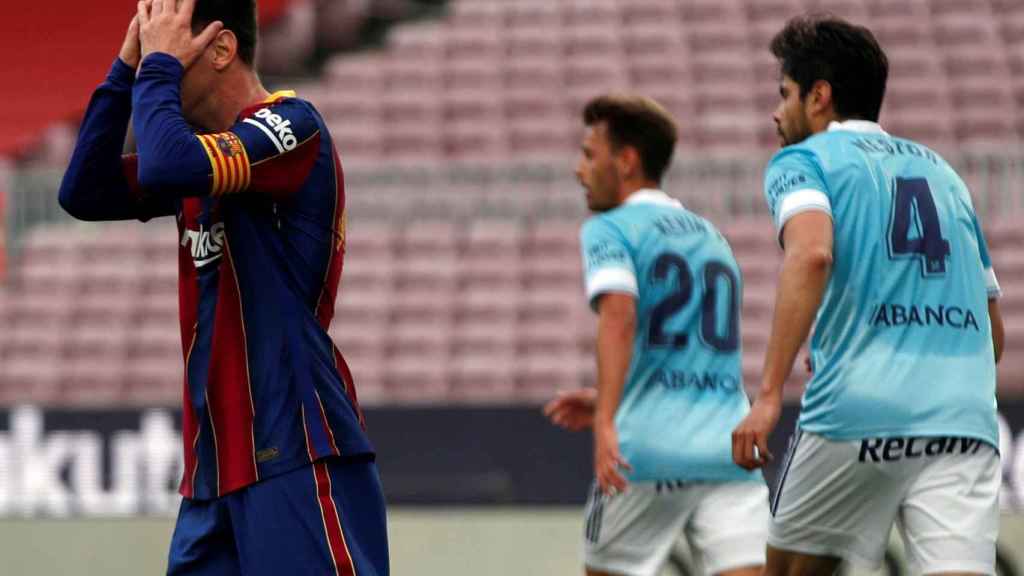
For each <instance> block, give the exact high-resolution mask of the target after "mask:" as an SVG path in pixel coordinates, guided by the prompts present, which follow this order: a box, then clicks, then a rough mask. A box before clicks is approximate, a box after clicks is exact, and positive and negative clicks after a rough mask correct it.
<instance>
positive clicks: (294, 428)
mask: <svg viewBox="0 0 1024 576" xmlns="http://www.w3.org/2000/svg"><path fill="white" fill-rule="evenodd" d="M121 66H123V64H122V65H121ZM124 68H127V67H124ZM126 74H130V69H129V70H128V71H127V72H126V71H125V70H119V69H118V65H117V64H116V63H115V68H114V70H113V71H112V72H111V77H108V81H107V82H106V83H104V85H102V86H101V87H100V89H99V90H97V94H96V95H94V96H93V101H92V102H91V103H90V108H89V111H88V112H87V113H86V121H85V122H83V127H82V132H83V134H80V137H79V144H78V147H76V151H75V155H74V156H73V158H72V166H71V167H69V170H68V174H67V175H66V176H65V182H64V183H63V184H62V190H61V202H62V204H63V205H64V206H65V207H66V208H68V209H69V212H71V213H72V214H73V215H76V216H79V217H85V218H86V219H112V218H107V216H114V217H119V218H126V217H135V218H139V219H142V220H146V219H149V218H152V217H156V216H164V215H175V216H176V218H177V223H178V234H179V237H178V239H179V242H178V244H179V305H180V315H181V339H182V347H183V352H184V360H185V381H184V414H183V440H184V451H185V473H184V477H183V479H182V482H181V487H180V491H181V494H182V495H183V496H185V497H187V498H195V499H207V498H215V497H219V496H221V495H223V494H226V493H228V492H231V491H233V490H237V489H239V488H243V487H245V486H248V485H250V484H253V483H255V482H258V481H259V480H260V479H262V478H267V477H270V476H273V475H276V474H280V473H282V472H286V471H289V470H292V469H294V468H296V467H299V466H302V465H307V464H309V463H310V462H313V461H316V460H318V459H320V458H323V457H326V456H332V455H341V456H353V455H367V454H371V455H372V454H373V448H372V446H371V444H370V442H369V440H368V438H367V436H366V434H365V423H364V420H363V416H362V412H361V410H360V408H359V403H358V400H357V398H356V391H355V386H354V383H353V381H352V375H351V372H350V371H349V369H348V367H347V365H346V364H345V360H344V358H343V357H342V355H341V353H340V352H339V351H338V349H337V347H336V346H335V345H334V344H333V342H332V341H331V338H330V337H329V336H328V328H329V327H330V324H331V321H332V318H333V315H334V303H335V297H336V294H337V291H338V284H339V281H340V279H341V272H342V267H343V264H344V255H345V186H344V176H343V172H342V168H341V163H340V160H339V158H338V154H337V152H336V150H335V148H334V144H333V142H332V140H331V136H330V134H329V132H328V130H327V127H326V126H325V124H324V121H323V119H322V118H321V117H320V115H319V114H318V113H317V111H316V110H315V109H314V107H313V106H312V105H311V104H310V103H309V102H307V101H304V100H302V99H299V98H297V97H296V96H295V94H294V93H291V92H279V93H276V94H274V95H272V96H271V97H270V98H268V99H267V100H266V101H264V102H260V103H258V104H255V105H253V106H251V107H249V108H247V109H245V110H243V111H242V113H241V114H240V115H239V117H238V118H237V121H236V123H235V124H234V125H233V126H231V127H230V128H229V129H228V130H225V131H223V132H219V133H215V134H197V133H196V132H195V131H194V130H193V129H192V128H191V127H189V126H188V124H187V123H186V122H185V120H184V117H183V116H182V114H181V104H180V94H179V90H180V88H179V86H180V82H181V75H182V69H181V65H180V64H179V63H178V61H177V60H175V59H174V58H172V57H170V56H168V55H165V54H154V55H151V56H149V57H147V58H146V60H145V61H144V62H143V64H142V66H141V68H140V70H139V73H138V77H137V78H135V80H134V82H133V83H132V82H131V80H130V78H128V77H126ZM126 83H127V84H128V85H130V86H131V100H130V102H128V105H129V106H131V108H132V118H133V120H134V126H135V132H136V139H137V141H138V155H137V156H131V157H125V158H124V159H123V160H122V161H120V165H119V168H118V170H116V172H118V174H117V175H116V176H117V177H116V178H115V176H114V175H111V174H106V175H105V178H106V180H103V179H100V180H101V181H102V182H107V183H108V187H109V188H110V189H111V190H110V191H108V194H107V197H106V199H105V200H103V201H101V202H99V203H100V204H101V205H102V204H104V203H106V202H107V201H109V200H110V199H111V198H116V199H117V202H115V203H114V204H112V205H111V206H110V207H109V208H106V209H105V210H106V213H102V210H104V209H98V208H95V207H94V206H93V207H90V206H88V205H89V204H90V203H89V202H88V200H87V199H85V198H83V195H87V194H90V193H88V192H82V191H81V190H80V188H82V187H83V186H82V184H81V183H76V182H75V181H73V180H75V179H76V178H77V179H88V178H89V176H90V172H93V171H95V170H96V169H95V168H86V167H83V166H79V165H76V161H78V162H79V163H83V162H86V163H87V162H89V161H90V160H91V161H92V162H93V164H96V163H97V159H96V158H95V157H96V156H98V155H99V151H97V150H96V148H97V146H96V144H95V142H96V141H97V140H99V141H103V140H104V138H101V137H99V136H98V135H96V134H94V135H92V136H91V137H90V135H89V134H87V133H86V130H87V129H89V128H92V127H93V125H97V126H95V130H97V131H109V130H111V128H110V124H109V121H110V120H111V118H110V117H111V116H116V118H115V119H120V118H121V116H117V114H113V113H112V112H111V110H113V109H116V108H118V107H117V106H116V105H115V104H116V101H117V100H118V98H120V99H121V103H122V104H123V103H125V102H124V100H123V98H124V94H123V93H122V92H118V90H117V87H118V86H119V85H120V86H121V88H122V90H123V87H124V86H123V85H124V84H126ZM112 93H113V94H112ZM106 100H111V102H107V101H106ZM118 111H119V112H121V114H122V115H123V111H120V110H118ZM97 114H98V115H99V116H101V117H102V116H107V118H106V120H107V123H106V125H103V126H101V125H100V124H103V122H99V121H98V120H99V119H97V118H96V117H95V116H96V115H97ZM90 116H92V117H90ZM101 119H102V118H101ZM124 121H125V124H126V122H127V117H126V116H125V117H124ZM114 129H115V130H116V129H117V128H114ZM120 129H121V130H122V132H121V134H122V141H123V130H124V129H125V128H124V127H120ZM90 143H91V149H90ZM78 148H84V149H83V150H81V153H80V150H79V149H78ZM79 156H81V157H80V158H79ZM90 156H92V157H93V158H90ZM69 178H70V179H72V181H71V182H69ZM117 178H120V181H118V180H117ZM85 186H86V187H87V186H88V184H85ZM93 194H94V193H93ZM83 205H84V206H85V207H82V206H83ZM75 207H78V208H79V210H78V211H80V212H81V214H76V211H75V210H74V208H75ZM95 211H100V212H101V213H95Z"/></svg>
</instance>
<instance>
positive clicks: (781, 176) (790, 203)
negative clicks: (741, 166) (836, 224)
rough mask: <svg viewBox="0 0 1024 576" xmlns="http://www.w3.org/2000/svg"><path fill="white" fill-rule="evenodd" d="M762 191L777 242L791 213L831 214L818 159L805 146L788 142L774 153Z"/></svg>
mask: <svg viewBox="0 0 1024 576" xmlns="http://www.w3.org/2000/svg"><path fill="white" fill-rule="evenodd" d="M764 195H765V199H766V200H767V201H768V210H769V212H771V215H772V221H773V222H774V223H775V228H776V230H778V234H779V239H780V242H781V238H782V229H783V228H784V227H785V226H786V222H788V221H789V220H790V219H791V218H792V217H793V216H796V215H797V214H800V213H801V212H807V211H810V210H816V211H819V212H825V213H826V214H828V215H829V216H831V215H832V203H831V201H830V200H829V196H828V186H827V185H826V184H825V176H824V173H823V172H822V169H821V164H820V161H819V160H818V157H817V155H816V154H815V153H814V152H813V151H812V150H810V149H808V148H804V147H799V146H790V147H787V148H784V149H782V150H780V151H779V152H778V153H777V154H775V156H774V157H773V158H772V159H771V161H770V162H769V163H768V168H767V169H766V170H765V177H764Z"/></svg>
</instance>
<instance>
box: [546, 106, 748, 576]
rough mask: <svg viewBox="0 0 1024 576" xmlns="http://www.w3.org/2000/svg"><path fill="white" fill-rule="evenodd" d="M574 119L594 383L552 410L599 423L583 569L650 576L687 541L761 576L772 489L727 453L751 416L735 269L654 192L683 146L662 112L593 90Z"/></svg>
mask: <svg viewBox="0 0 1024 576" xmlns="http://www.w3.org/2000/svg"><path fill="white" fill-rule="evenodd" d="M583 121H584V124H585V125H586V133H585V137H584V139H583V146H582V157H581V158H580V160H579V164H578V165H577V167H576V176H577V178H578V179H579V181H580V183H581V184H582V185H583V187H584V188H585V189H586V191H587V205H588V207H589V208H590V210H591V211H593V212H595V215H594V216H593V217H591V218H590V219H589V220H587V222H586V223H585V224H584V225H583V229H582V231H581V233H580V236H581V244H582V251H583V259H584V263H585V284H586V292H587V298H588V300H589V301H590V304H591V306H592V307H593V308H594V310H595V311H596V312H597V314H598V330H597V365H598V374H597V379H598V383H597V390H596V392H595V391H593V390H583V391H574V392H570V393H566V394H563V395H561V396H559V397H558V398H556V399H554V400H553V401H552V402H551V403H549V405H548V406H547V407H546V412H547V414H548V416H549V418H551V420H552V421H553V422H554V423H555V424H557V425H560V426H563V427H566V428H569V429H580V428H583V427H588V426H592V427H593V432H594V446H595V448H594V474H595V477H596V481H595V484H594V489H593V492H592V494H591V496H590V499H589V502H588V504H587V513H586V530H585V541H584V549H585V564H586V568H587V574H588V575H590V576H600V575H611V574H616V575H629V576H653V575H654V574H656V573H657V571H658V569H659V567H660V566H661V564H662V563H663V562H664V561H665V559H666V557H667V556H668V554H669V551H670V550H671V549H672V546H673V544H674V543H675V541H676V540H677V539H678V538H679V535H680V533H684V534H685V535H686V536H687V538H688V539H689V541H690V543H691V545H692V548H693V550H694V551H695V552H696V553H697V555H698V556H699V557H700V558H701V559H702V560H703V562H702V563H703V565H704V567H705V568H706V569H707V571H708V572H709V573H711V574H718V575H728V576H755V575H758V574H760V571H761V566H762V564H763V563H764V554H763V552H764V551H763V544H764V541H765V531H766V529H767V521H768V491H767V488H766V487H765V485H764V480H763V479H762V477H761V475H760V474H752V473H751V472H748V471H745V470H743V469H741V468H740V467H739V466H736V465H735V464H734V463H733V462H732V460H731V456H730V451H729V431H730V430H731V429H732V428H733V427H734V426H735V425H736V424H737V423H738V422H739V421H740V419H741V418H742V417H743V416H744V415H745V414H746V413H747V411H748V410H749V402H748V400H747V396H746V393H745V391H744V389H743V381H742V371H741V365H740V332H739V330H740V318H739V313H740V302H741V300H742V286H741V283H740V282H741V279H740V271H739V267H738V266H737V264H736V260H735V259H734V258H733V255H732V250H731V249H730V248H729V244H728V243H727V242H726V241H725V239H724V238H723V237H722V235H721V234H719V232H718V230H716V229H715V227H714V226H713V225H712V224H711V223H710V222H708V221H707V220H705V219H703V218H701V217H700V216H698V215H696V214H694V213H692V212H690V211H688V210H686V209H685V208H683V206H682V205H681V204H680V203H679V201H677V200H674V199H672V198H670V197H669V196H668V195H667V194H665V193H664V192H663V191H661V190H660V183H661V180H662V176H663V174H664V173H665V170H666V169H667V168H668V166H669V163H670V161H671V159H672V153H673V151H674V148H675V144H676V125H675V122H674V121H673V120H672V118H671V117H670V116H669V114H668V112H666V111H665V110H664V108H662V107H661V106H660V105H658V104H657V103H656V102H654V101H652V100H650V99H647V98H642V97H636V96H622V95H610V96H602V97H599V98H596V99H594V100H592V101H591V102H590V103H588V104H587V106H586V108H585V110H584V112H583ZM627 479H628V480H627Z"/></svg>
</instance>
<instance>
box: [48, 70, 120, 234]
mask: <svg viewBox="0 0 1024 576" xmlns="http://www.w3.org/2000/svg"><path fill="white" fill-rule="evenodd" d="M134 77H135V73H134V71H133V70H132V69H131V68H130V67H128V66H127V65H126V64H125V63H124V62H122V61H121V60H120V59H119V60H117V61H115V62H114V65H113V67H111V70H110V73H109V74H108V75H107V79H106V81H104V82H103V84H101V85H100V86H99V88H97V89H96V92H95V93H93V96H92V99H91V100H90V102H89V107H88V109H87V110H86V113H85V117H84V119H83V120H82V126H81V128H80V130H79V133H78V141H77V143H76V144H75V150H74V153H73V154H72V155H71V161H70V163H69V165H68V169H67V171H66V172H65V173H64V178H63V180H62V182H61V186H60V196H59V199H60V204H61V206H62V207H63V208H64V210H66V211H67V212H68V213H69V214H71V215H72V216H74V217H75V218H78V219H80V220H121V219H132V218H135V217H136V204H137V198H136V195H135V194H134V193H133V191H132V189H131V185H130V182H129V180H128V178H127V177H126V176H125V174H124V170H123V165H122V159H121V152H122V148H123V147H124V138H125V134H126V133H127V131H128V121H129V118H130V117H131V111H132V108H131V90H132V83H133V81H134Z"/></svg>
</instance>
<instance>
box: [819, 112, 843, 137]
mask: <svg viewBox="0 0 1024 576" xmlns="http://www.w3.org/2000/svg"><path fill="white" fill-rule="evenodd" d="M846 120H848V119H847V118H840V117H839V115H838V114H836V113H835V112H831V111H830V112H828V113H827V114H819V115H817V116H815V117H813V118H811V134H818V133H820V132H825V131H827V130H828V127H829V125H830V124H832V123H833V122H844V121H846Z"/></svg>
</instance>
